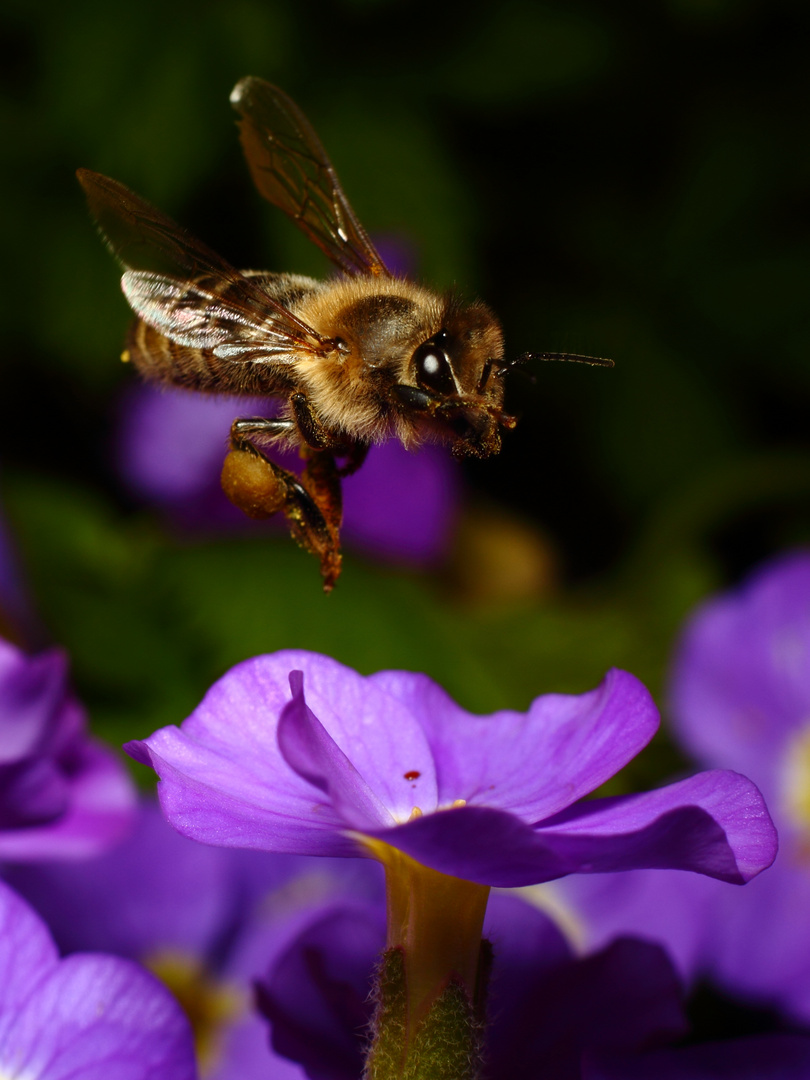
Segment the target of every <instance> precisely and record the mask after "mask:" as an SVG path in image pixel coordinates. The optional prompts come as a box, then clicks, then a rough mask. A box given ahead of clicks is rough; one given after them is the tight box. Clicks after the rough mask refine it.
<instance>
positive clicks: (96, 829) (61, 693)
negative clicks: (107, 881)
mask: <svg viewBox="0 0 810 1080" xmlns="http://www.w3.org/2000/svg"><path fill="white" fill-rule="evenodd" d="M0 732H2V738H0V858H3V859H41V858H77V857H85V856H88V855H93V854H96V853H97V852H99V851H102V850H104V849H105V848H107V847H109V846H110V845H111V844H113V843H115V842H116V841H117V840H119V839H120V838H121V837H122V836H123V835H124V833H125V832H126V830H127V829H128V828H129V826H130V824H131V822H132V815H133V810H134V805H135V794H134V789H133V786H132V784H131V782H130V780H129V778H128V776H127V773H126V771H125V770H124V768H123V766H122V765H121V764H120V763H119V761H118V760H117V758H116V757H115V756H114V755H113V753H112V752H111V751H110V750H108V749H107V748H106V747H103V746H102V745H101V744H100V743H98V742H96V741H95V740H93V739H90V738H89V737H88V736H87V734H86V731H85V719H84V714H83V711H82V709H81V706H80V705H79V703H78V702H77V701H76V699H75V698H74V696H73V694H72V693H71V691H70V687H69V685H68V671H67V659H66V657H65V655H64V653H62V652H61V651H60V650H59V649H51V650H49V651H47V652H44V653H41V654H39V655H38V656H32V657H29V656H26V655H25V654H24V653H23V652H21V651H20V650H19V649H17V648H15V647H14V646H13V645H10V644H9V643H8V642H6V641H2V640H1V639H0Z"/></svg>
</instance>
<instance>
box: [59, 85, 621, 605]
mask: <svg viewBox="0 0 810 1080" xmlns="http://www.w3.org/2000/svg"><path fill="white" fill-rule="evenodd" d="M231 103H232V104H233V106H234V108H235V109H236V111H237V112H238V113H239V116H240V120H239V126H240V133H241V140H242V146H243V148H244V151H245V155H246V157H247V161H248V165H249V167H250V171H251V175H252V177H253V180H254V182H255V184H256V187H257V188H258V189H259V191H260V193H261V194H262V195H263V196H264V197H265V198H266V199H268V200H269V201H270V202H271V203H273V204H274V205H275V206H278V207H279V208H280V209H281V210H283V211H284V212H285V213H286V214H287V215H288V216H289V217H290V218H292V220H293V221H294V222H295V223H296V225H298V227H299V228H300V229H301V230H302V231H303V232H304V233H305V234H306V235H307V236H308V237H309V238H310V239H311V240H313V241H314V242H315V243H316V244H317V245H318V247H320V248H321V250H322V251H323V252H324V253H325V254H326V255H327V256H328V257H329V258H330V259H331V260H332V261H333V262H334V263H335V264H336V265H337V267H338V269H339V270H340V271H341V273H340V276H338V277H334V278H332V279H330V280H328V281H316V280H314V279H312V278H308V277H303V276H301V275H299V274H275V273H267V272H264V271H253V270H248V271H242V272H240V271H239V270H236V269H235V268H234V267H232V266H231V265H230V264H229V263H227V262H226V261H225V260H224V259H222V258H221V257H220V256H219V255H217V254H216V253H215V252H214V251H212V250H211V249H210V248H208V247H206V246H205V245H204V244H203V243H201V242H200V241H199V240H197V239H196V238H194V237H193V236H191V234H190V233H188V232H187V231H186V230H185V229H183V228H181V227H180V226H179V225H177V224H176V223H175V222H174V221H172V220H171V219H170V218H168V217H167V216H166V215H165V214H162V213H161V212H160V211H159V210H156V209H155V208H154V207H153V206H150V205H149V203H147V202H146V201H145V200H144V199H141V198H140V197H139V196H137V195H135V194H134V193H133V192H131V191H129V190H128V189H127V188H125V187H124V186H123V184H119V183H117V182H116V181H115V180H111V179H109V178H108V177H106V176H101V175H100V174H99V173H94V172H90V171H89V170H87V169H80V170H79V171H78V173H77V175H78V178H79V180H80V182H81V184H82V186H83V188H84V190H85V193H86V195H87V198H88V202H89V204H90V210H91V212H92V214H93V216H94V217H95V219H96V221H97V222H98V225H99V228H100V230H101V233H102V235H103V236H104V237H105V238H106V240H107V243H108V245H109V247H110V248H111V250H112V252H113V253H114V254H115V255H116V256H117V258H118V259H119V260H120V262H121V263H122V265H123V267H124V271H125V272H124V275H123V277H122V279H121V287H122V289H123V291H124V295H125V296H126V298H127V301H128V302H129V304H130V306H131V308H132V310H133V311H134V312H135V314H136V315H137V316H138V319H137V320H136V322H135V323H134V325H133V326H132V328H131V330H130V333H129V339H128V343H127V350H126V352H125V353H124V358H125V359H129V360H131V361H132V363H133V364H134V365H135V367H136V368H137V369H138V371H139V372H140V373H141V375H142V376H143V377H144V378H146V379H148V380H149V381H151V382H154V383H158V384H163V385H170V386H180V387H187V388H190V389H194V390H200V391H203V392H206V393H211V394H239V395H264V396H266V397H268V398H276V399H278V401H279V407H278V409H277V411H275V412H274V415H273V416H271V417H246V418H240V419H237V420H235V421H234V422H233V425H232V427H231V433H230V450H229V452H228V455H227V457H226V459H225V463H224V466H223V470H222V487H223V490H224V491H225V494H226V495H227V496H228V498H229V499H230V500H231V501H232V502H233V503H234V504H235V505H236V506H238V507H239V508H240V509H241V510H243V511H244V512H245V513H246V514H248V515H249V516H251V517H255V518H261V517H269V516H271V515H272V514H275V513H277V512H279V511H282V512H283V513H284V514H285V516H286V518H287V521H288V523H289V526H290V531H291V532H292V535H293V537H294V538H295V539H296V540H297V541H298V543H299V544H300V545H301V546H302V547H304V548H306V549H307V550H308V551H310V552H312V553H313V554H314V555H316V556H317V557H318V558H319V559H320V564H321V574H322V576H323V583H324V589H325V590H326V591H327V592H328V591H330V590H331V589H332V587H333V586H334V584H335V582H336V581H337V578H338V575H339V574H340V560H341V556H340V523H341V492H340V480H341V477H343V476H348V475H350V474H351V473H353V472H354V471H355V470H356V469H357V468H359V466H360V465H361V464H362V462H363V459H364V458H365V455H366V453H367V451H368V448H369V446H370V445H371V443H374V442H381V441H383V440H385V439H388V438H397V439H400V440H401V441H402V443H403V444H404V445H405V446H406V447H416V446H418V445H419V444H420V443H423V442H425V441H427V440H438V441H443V442H446V443H449V444H450V446H451V447H452V450H453V452H454V453H455V454H456V455H458V456H473V457H488V456H489V455H490V454H495V453H497V452H498V451H499V450H500V446H501V428H511V427H514V424H515V420H514V418H513V417H511V416H509V415H508V414H507V413H506V412H504V409H503V398H504V378H503V376H504V375H505V373H506V372H508V371H509V369H510V368H511V367H512V366H513V365H514V364H515V363H518V362H519V361H522V360H525V359H529V358H531V359H544V360H578V361H582V362H585V363H589V364H599V365H602V366H612V362H611V361H609V360H601V359H598V358H594V357H581V356H575V355H572V354H568V353H539V354H533V355H532V356H531V357H528V356H525V357H520V358H518V359H516V360H511V361H510V360H506V359H505V358H504V347H503V335H502V332H501V327H500V324H499V322H498V320H497V319H496V317H495V316H494V315H493V313H492V312H491V311H490V310H489V308H487V307H486V305H484V304H483V303H481V302H480V301H474V302H473V303H470V304H464V303H461V302H460V301H459V300H458V299H457V298H455V297H454V296H443V295H441V294H438V293H435V292H431V291H430V290H428V289H425V288H423V287H422V286H421V285H417V284H415V283H414V282H411V281H408V280H405V279H403V278H399V277H395V276H394V275H393V274H391V273H390V271H389V270H388V269H387V267H386V266H385V264H384V263H383V261H382V259H381V258H380V255H379V254H378V252H377V250H376V249H375V247H374V245H373V243H372V242H371V240H370V239H369V236H368V234H367V233H366V231H365V230H364V228H363V227H362V225H361V224H360V222H359V221H358V220H357V218H356V217H355V215H354V212H353V211H352V208H351V206H350V205H349V203H348V201H347V199H346V196H345V195H344V194H343V190H342V188H341V186H340V184H339V182H338V179H337V176H336V174H335V170H334V169H333V167H332V164H331V162H330V161H329V158H328V157H327V156H326V152H325V151H324V149H323V147H322V145H321V143H320V140H319V139H318V137H317V135H316V134H315V132H314V131H313V129H312V127H311V126H310V124H309V122H308V121H307V119H306V117H305V116H304V115H303V113H302V112H301V111H300V109H298V107H297V106H296V105H295V104H294V103H293V102H292V101H291V100H290V99H289V98H288V97H287V95H286V94H284V93H283V92H282V91H281V90H279V89H278V88H277V87H275V86H272V85H271V84H270V83H267V82H265V81H264V80H262V79H256V78H246V79H242V80H241V81H240V82H239V83H238V84H237V85H236V87H235V88H234V91H233V93H232V94H231ZM273 444H287V445H292V446H295V447H298V448H299V449H300V451H301V454H302V456H303V457H304V458H305V459H306V467H305V468H304V470H303V472H302V473H301V475H300V476H298V475H296V474H295V473H293V472H290V471H288V470H286V469H283V468H281V466H280V465H278V464H276V463H275V462H274V461H273V460H272V459H271V458H270V457H268V456H267V453H266V452H265V451H266V448H267V447H270V446H272V445H273Z"/></svg>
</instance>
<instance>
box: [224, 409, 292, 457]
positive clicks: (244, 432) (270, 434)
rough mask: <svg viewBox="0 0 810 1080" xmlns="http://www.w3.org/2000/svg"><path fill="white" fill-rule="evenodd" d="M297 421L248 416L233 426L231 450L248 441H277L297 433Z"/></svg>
mask: <svg viewBox="0 0 810 1080" xmlns="http://www.w3.org/2000/svg"><path fill="white" fill-rule="evenodd" d="M295 430H296V428H295V421H294V420H288V419H283V418H282V417H269V418H268V417H264V416H247V417H242V418H241V419H238V420H234V422H233V423H232V424H231V448H232V449H234V450H236V449H237V447H240V446H242V444H243V443H245V442H246V441H247V440H248V439H258V440H259V441H261V440H262V439H276V438H278V437H279V436H280V435H291V434H293V433H294V432H295Z"/></svg>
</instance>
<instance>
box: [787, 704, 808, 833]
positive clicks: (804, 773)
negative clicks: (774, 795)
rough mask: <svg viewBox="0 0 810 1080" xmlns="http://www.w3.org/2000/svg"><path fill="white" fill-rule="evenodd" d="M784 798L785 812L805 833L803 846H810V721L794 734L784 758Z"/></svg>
mask: <svg viewBox="0 0 810 1080" xmlns="http://www.w3.org/2000/svg"><path fill="white" fill-rule="evenodd" d="M782 791H783V799H784V809H785V812H786V814H787V816H788V818H789V820H790V821H791V823H792V824H793V825H795V826H796V828H798V829H799V830H800V831H801V832H802V833H803V834H804V843H803V845H802V846H803V847H808V846H810V723H808V724H805V726H804V727H803V728H800V729H799V731H797V732H796V734H795V735H794V736H793V738H792V739H791V740H790V742H789V743H788V746H787V751H786V753H785V759H784V774H783V786H782Z"/></svg>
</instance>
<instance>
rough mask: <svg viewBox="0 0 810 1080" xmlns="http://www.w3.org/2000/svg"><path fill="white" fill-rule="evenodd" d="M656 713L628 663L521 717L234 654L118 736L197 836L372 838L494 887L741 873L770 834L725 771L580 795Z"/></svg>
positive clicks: (296, 845) (641, 738)
mask: <svg viewBox="0 0 810 1080" xmlns="http://www.w3.org/2000/svg"><path fill="white" fill-rule="evenodd" d="M288 684H289V687H291V689H292V697H291V696H290V690H289V689H288ZM657 726H658V714H657V711H656V709H655V705H654V704H653V702H652V699H651V698H650V695H649V694H648V692H647V691H646V689H645V688H644V687H643V686H642V684H641V683H640V682H639V681H638V680H637V679H635V678H634V677H633V676H632V675H629V674H628V673H626V672H623V671H617V670H613V671H610V672H609V673H608V674H607V676H606V677H605V679H604V681H603V682H602V684H601V685H600V686H599V687H598V688H597V689H596V690H593V691H591V692H590V693H587V694H582V695H580V696H567V695H561V694H548V695H545V696H544V697H540V698H537V699H536V700H535V702H534V703H533V704H532V705H531V706H530V708H529V711H528V712H527V713H526V714H522V713H516V712H511V711H502V712H499V713H495V714H494V715H492V716H488V717H478V716H472V715H470V714H469V713H467V712H465V711H464V710H463V709H461V708H460V707H459V706H458V705H456V703H455V702H454V701H452V699H451V698H450V697H448V695H447V694H445V693H444V691H443V690H442V689H441V688H440V687H439V686H437V685H436V683H434V682H433V681H432V680H431V679H429V678H428V677H427V676H424V675H415V674H411V673H409V672H380V673H379V674H376V675H372V676H370V677H363V676H360V675H358V674H357V673H356V672H354V671H352V670H350V669H349V668H346V667H344V666H343V665H341V664H338V663H337V662H336V661H334V660H331V659H329V658H327V657H323V656H319V655H317V654H314V653H307V652H298V651H288V652H280V653H277V654H275V655H272V656H263V657H258V658H256V659H254V660H249V661H246V662H244V663H242V664H239V665H237V667H235V668H233V669H232V670H231V671H230V672H229V673H228V674H226V675H225V676H224V677H223V678H222V679H221V680H220V681H219V682H218V683H216V684H215V685H214V686H213V687H212V688H211V690H209V692H208V694H207V695H206V697H205V698H204V700H203V701H202V703H201V704H200V705H199V706H198V708H197V709H196V710H195V711H194V713H193V714H192V715H191V717H189V719H188V720H186V721H185V723H184V724H183V727H182V729H179V728H176V727H167V728H163V729H161V730H160V731H158V732H156V733H155V734H154V735H151V736H150V737H149V738H148V739H146V740H145V741H143V742H137V743H130V744H129V746H128V748H127V749H128V750H129V752H130V753H131V754H132V755H133V756H134V757H136V758H137V759H138V760H140V761H142V762H144V763H145V764H151V765H152V766H153V767H154V768H155V770H156V771H157V772H158V774H159V776H160V778H161V783H160V785H159V792H160V797H161V802H162V804H163V808H164V811H165V813H166V815H167V817H168V819H169V821H170V822H171V823H172V824H173V825H174V826H175V828H177V829H178V830H179V831H180V832H182V833H184V834H185V835H187V836H191V837H193V838H194V839H198V840H202V841H203V842H206V843H212V844H223V845H228V846H233V847H254V848H262V849H265V850H268V851H279V852H293V853H297V854H311V855H337V856H354V855H361V854H367V853H368V852H367V850H366V848H365V847H364V845H363V839H364V838H366V839H368V838H371V839H372V840H376V841H382V842H383V843H385V844H388V845H390V846H391V847H392V848H395V849H398V850H399V851H401V852H404V853H405V854H406V855H408V856H410V857H411V858H412V859H415V860H416V861H417V862H418V863H421V864H423V865H424V866H427V867H431V868H432V869H434V870H438V871H439V872H441V873H444V874H448V875H452V876H453V877H456V878H461V879H464V880H466V881H472V882H478V883H480V884H482V885H499V886H507V887H508V886H516V885H527V884H532V883H535V882H541V881H549V880H552V879H553V878H557V877H561V876H563V875H565V874H571V873H599V872H603V871H607V870H628V869H633V868H636V867H653V866H655V867H671V868H677V869H688V870H695V871H698V872H700V873H704V874H708V875H710V876H712V877H718V878H720V879H722V880H725V881H731V882H737V883H740V882H743V881H746V880H748V879H749V878H750V877H752V876H753V875H755V874H757V873H758V872H759V871H760V870H762V869H763V868H764V867H765V866H767V865H768V864H769V863H770V862H771V861H772V859H773V857H774V854H775V852H776V837H775V833H774V829H773V825H772V823H771V820H770V818H769V816H768V812H767V810H766V809H765V805H764V803H763V801H762V797H761V796H760V794H759V792H758V791H757V789H756V788H755V787H754V785H753V784H751V783H750V781H748V780H746V779H745V778H744V777H741V776H739V775H737V774H736V773H731V772H723V771H714V772H708V773H702V774H700V775H698V776H695V777H692V778H690V779H688V780H683V781H681V782H680V783H677V784H672V785H670V786H669V787H666V788H662V789H660V790H658V791H652V792H648V793H646V794H640V795H630V796H623V797H620V798H606V799H593V800H588V801H579V802H578V801H577V800H582V799H583V797H584V796H586V795H588V794H590V793H591V792H592V791H594V790H595V789H596V788H597V787H599V785H600V784H602V783H604V782H605V781H606V780H607V779H608V778H609V777H611V776H612V775H613V774H614V773H615V772H616V771H617V770H618V769H620V768H621V767H622V766H623V765H625V764H626V763H627V762H628V761H629V760H630V759H631V758H632V757H634V756H635V754H637V753H638V752H639V750H640V749H641V748H642V747H643V746H644V745H645V744H646V743H647V742H648V741H649V740H650V738H651V737H652V735H653V734H654V732H655V730H656V728H657Z"/></svg>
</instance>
